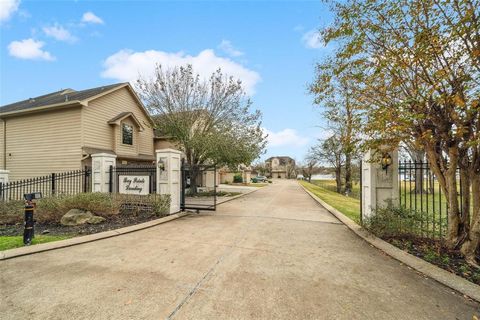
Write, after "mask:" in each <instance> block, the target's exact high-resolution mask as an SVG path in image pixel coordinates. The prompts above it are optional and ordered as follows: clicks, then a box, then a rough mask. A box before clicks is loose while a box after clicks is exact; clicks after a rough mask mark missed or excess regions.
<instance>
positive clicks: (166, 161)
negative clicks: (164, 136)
mask: <svg viewBox="0 0 480 320" xmlns="http://www.w3.org/2000/svg"><path fill="white" fill-rule="evenodd" d="M155 153H156V159H157V162H156V163H157V193H159V194H169V195H170V214H172V213H176V212H179V211H180V192H181V187H182V186H181V181H180V180H181V178H180V177H181V172H180V171H181V158H182V152H181V151H178V150H174V149H160V150H156V151H155Z"/></svg>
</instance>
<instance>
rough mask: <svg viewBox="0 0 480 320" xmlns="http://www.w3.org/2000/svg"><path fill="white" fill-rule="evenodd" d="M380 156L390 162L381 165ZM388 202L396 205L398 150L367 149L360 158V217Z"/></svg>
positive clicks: (367, 216) (365, 216)
mask: <svg viewBox="0 0 480 320" xmlns="http://www.w3.org/2000/svg"><path fill="white" fill-rule="evenodd" d="M382 158H384V159H388V158H389V159H390V160H387V162H388V161H390V162H391V164H390V165H388V166H387V167H386V168H385V166H383V167H382ZM389 202H390V203H392V205H394V206H395V205H398V150H397V149H395V150H394V151H391V152H383V151H381V150H377V151H373V150H369V151H368V152H367V153H366V154H365V155H364V157H363V159H362V219H364V218H367V219H368V218H369V217H371V216H372V214H374V213H375V210H376V208H380V207H385V206H387V205H388V203H389Z"/></svg>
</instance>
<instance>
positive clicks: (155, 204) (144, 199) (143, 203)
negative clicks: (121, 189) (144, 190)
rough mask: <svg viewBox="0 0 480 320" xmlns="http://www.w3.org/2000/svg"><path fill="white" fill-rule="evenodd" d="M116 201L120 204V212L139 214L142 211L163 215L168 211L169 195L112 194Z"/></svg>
mask: <svg viewBox="0 0 480 320" xmlns="http://www.w3.org/2000/svg"><path fill="white" fill-rule="evenodd" d="M113 198H114V199H115V202H116V203H119V204H120V211H121V212H122V213H130V214H139V213H140V212H142V211H147V212H151V213H152V215H157V216H163V215H167V214H168V213H169V212H170V195H160V194H149V195H135V194H119V193H117V194H114V195H113Z"/></svg>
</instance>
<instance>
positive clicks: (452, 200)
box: [445, 167, 460, 248]
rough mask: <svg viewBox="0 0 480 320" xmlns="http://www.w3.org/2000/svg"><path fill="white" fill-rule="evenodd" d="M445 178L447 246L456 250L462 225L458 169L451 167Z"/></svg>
mask: <svg viewBox="0 0 480 320" xmlns="http://www.w3.org/2000/svg"><path fill="white" fill-rule="evenodd" d="M445 178H446V183H447V186H446V187H447V195H446V196H447V201H448V226H447V245H448V247H449V248H455V247H456V246H457V244H458V238H459V232H458V231H459V225H460V216H459V208H458V191H457V177H456V168H452V167H450V168H449V169H448V170H447V172H446V177H445Z"/></svg>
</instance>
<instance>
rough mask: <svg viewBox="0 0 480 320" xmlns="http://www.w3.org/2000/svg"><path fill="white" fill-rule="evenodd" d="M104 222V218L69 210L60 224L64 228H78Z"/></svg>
mask: <svg viewBox="0 0 480 320" xmlns="http://www.w3.org/2000/svg"><path fill="white" fill-rule="evenodd" d="M103 221H105V218H102V217H99V216H95V215H94V214H93V213H91V212H90V211H85V210H80V209H71V210H70V211H68V212H67V213H65V214H64V215H63V217H62V218H61V219H60V223H61V224H62V225H64V226H78V225H82V224H86V223H88V224H98V223H101V222H103Z"/></svg>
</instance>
